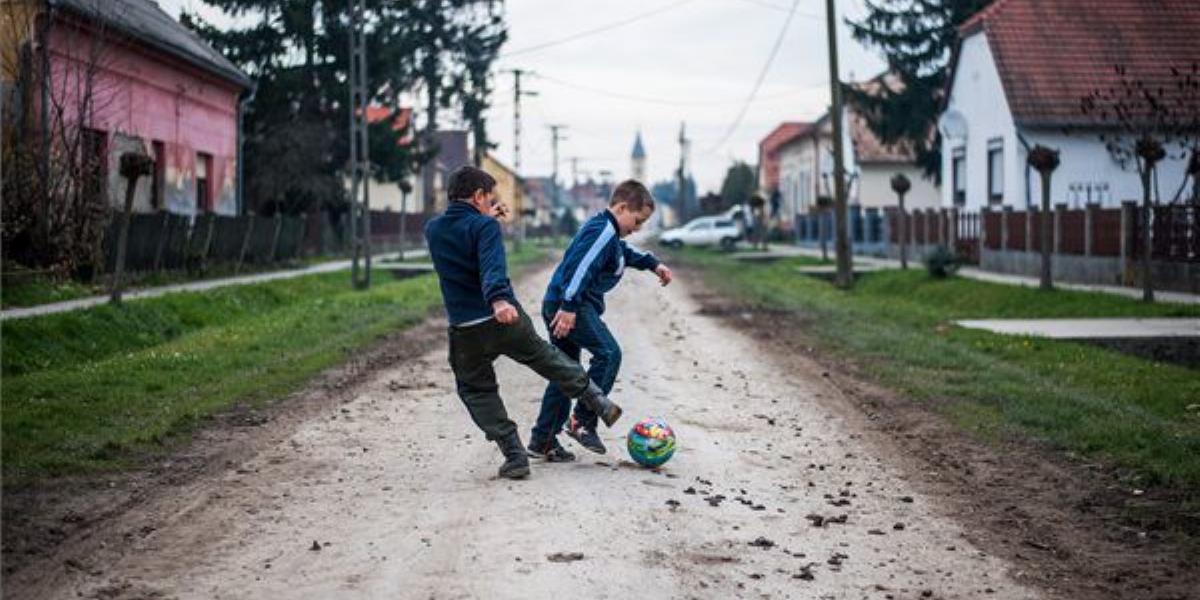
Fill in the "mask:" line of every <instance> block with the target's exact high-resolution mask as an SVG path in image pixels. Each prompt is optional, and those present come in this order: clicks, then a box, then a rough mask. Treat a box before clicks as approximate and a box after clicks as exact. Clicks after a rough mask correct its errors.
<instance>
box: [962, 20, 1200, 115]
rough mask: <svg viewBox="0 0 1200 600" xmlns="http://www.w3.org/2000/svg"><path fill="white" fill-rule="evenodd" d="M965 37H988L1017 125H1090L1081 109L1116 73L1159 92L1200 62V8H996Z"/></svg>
mask: <svg viewBox="0 0 1200 600" xmlns="http://www.w3.org/2000/svg"><path fill="white" fill-rule="evenodd" d="M959 31H960V35H961V37H963V38H965V37H967V36H968V35H971V34H973V33H976V32H979V31H983V32H984V33H986V34H987V40H988V44H989V46H990V47H991V50H992V54H993V55H994V56H995V60H996V68H997V69H998V70H999V72H1000V79H1001V81H1002V82H1003V83H1004V91H1005V95H1006V96H1007V98H1008V104H1009V107H1010V108H1011V109H1012V113H1013V118H1014V119H1016V121H1017V123H1019V124H1022V125H1028V126H1066V125H1088V124H1093V123H1094V121H1093V120H1092V119H1091V118H1090V117H1086V116H1084V115H1083V114H1082V112H1081V111H1080V101H1081V99H1082V98H1083V97H1084V96H1086V95H1088V94H1089V93H1091V92H1093V91H1094V90H1096V89H1108V88H1110V87H1115V86H1118V85H1119V82H1120V79H1119V77H1118V76H1117V75H1116V70H1115V67H1116V66H1117V65H1122V66H1124V67H1125V68H1126V69H1127V71H1128V75H1129V77H1130V78H1132V79H1140V80H1142V81H1143V82H1145V83H1146V84H1147V85H1151V86H1157V85H1159V84H1166V83H1169V82H1170V81H1171V79H1170V70H1169V69H1170V67H1172V66H1175V67H1180V68H1183V67H1187V68H1190V67H1191V65H1192V64H1193V63H1195V62H1196V61H1200V0H996V1H995V2H993V3H992V4H991V5H990V6H988V7H987V8H986V9H984V10H983V11H981V12H980V13H979V14H977V15H975V16H974V17H973V18H971V19H970V20H969V21H967V22H966V23H964V24H963V25H962V27H961V28H960V30H959Z"/></svg>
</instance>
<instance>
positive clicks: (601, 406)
mask: <svg viewBox="0 0 1200 600" xmlns="http://www.w3.org/2000/svg"><path fill="white" fill-rule="evenodd" d="M579 402H580V403H581V404H583V405H584V406H586V407H587V408H588V410H590V411H592V412H594V413H596V414H597V415H599V416H600V420H601V421H604V424H605V425H606V426H608V427H612V426H613V423H616V422H617V419H620V418H621V412H622V411H621V407H620V406H617V405H616V403H614V402H613V401H612V400H609V399H608V398H607V397H605V395H604V392H603V391H601V390H600V386H598V385H596V382H594V381H589V382H588V388H587V390H585V391H584V392H583V394H582V395H580V396H579ZM597 439H599V438H597Z"/></svg>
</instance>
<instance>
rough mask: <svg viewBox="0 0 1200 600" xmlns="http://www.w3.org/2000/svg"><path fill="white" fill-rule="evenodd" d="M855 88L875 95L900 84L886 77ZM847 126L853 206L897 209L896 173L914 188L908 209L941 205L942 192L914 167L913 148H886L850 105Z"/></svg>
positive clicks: (900, 145)
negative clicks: (885, 88) (893, 184)
mask: <svg viewBox="0 0 1200 600" xmlns="http://www.w3.org/2000/svg"><path fill="white" fill-rule="evenodd" d="M853 85H854V86H855V87H857V88H858V89H860V90H863V91H866V92H867V93H869V94H871V95H876V94H878V93H879V92H880V91H882V86H884V85H887V86H889V87H891V88H892V89H896V86H898V85H900V83H899V81H898V79H897V78H895V77H894V76H892V75H889V74H887V73H885V74H883V75H880V76H879V77H875V78H874V79H871V80H868V81H865V82H862V83H857V84H853ZM845 122H846V129H847V132H848V136H849V139H850V149H851V151H850V152H849V153H848V154H849V156H850V157H851V161H850V162H848V163H847V167H846V171H847V172H848V173H850V174H851V175H850V176H851V177H852V180H851V181H852V188H853V193H852V195H851V198H852V200H851V204H858V205H860V206H862V207H863V208H864V209H866V208H885V207H889V206H896V193H895V192H893V191H892V177H893V176H895V175H896V174H897V173H902V174H904V176H906V177H908V180H909V181H910V182H911V183H912V188H911V189H909V191H908V193H907V194H906V195H905V196H904V206H905V208H906V209H925V208H934V207H936V206H939V205H940V204H941V190H939V189H938V185H937V183H935V182H934V180H933V179H931V178H927V177H925V174H924V172H923V170H922V169H921V168H920V167H919V166H917V165H916V164H915V161H916V152H915V151H914V150H913V148H912V147H911V146H910V145H908V144H905V143H903V142H900V143H896V144H891V145H888V144H884V143H883V141H882V140H880V139H879V137H878V136H877V135H875V133H874V132H873V131H871V128H870V127H869V126H868V124H867V119H866V118H865V117H864V116H863V114H862V111H861V110H859V109H858V107H856V106H854V105H853V104H850V103H847V106H846V121H845ZM831 155H832V154H831Z"/></svg>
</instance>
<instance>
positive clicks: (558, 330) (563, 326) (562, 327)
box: [550, 310, 575, 339]
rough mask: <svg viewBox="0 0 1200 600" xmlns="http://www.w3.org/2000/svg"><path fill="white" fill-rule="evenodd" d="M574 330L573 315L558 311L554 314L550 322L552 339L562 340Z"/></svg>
mask: <svg viewBox="0 0 1200 600" xmlns="http://www.w3.org/2000/svg"><path fill="white" fill-rule="evenodd" d="M572 329H575V313H573V312H567V311H565V310H560V311H558V312H556V313H554V318H553V319H551V320H550V332H551V333H552V334H553V335H554V337H556V338H559V339H562V338H565V337H567V334H569V333H571V330H572Z"/></svg>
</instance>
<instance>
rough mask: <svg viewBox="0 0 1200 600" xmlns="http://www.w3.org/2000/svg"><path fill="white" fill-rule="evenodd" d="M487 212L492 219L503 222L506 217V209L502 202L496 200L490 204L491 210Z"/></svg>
mask: <svg viewBox="0 0 1200 600" xmlns="http://www.w3.org/2000/svg"><path fill="white" fill-rule="evenodd" d="M488 212H489V216H490V217H492V218H493V219H499V220H503V219H504V218H505V217H507V216H508V207H507V206H505V205H504V203H503V202H500V201H498V200H497V201H496V202H495V203H493V204H492V208H491V210H489V211H488Z"/></svg>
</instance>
